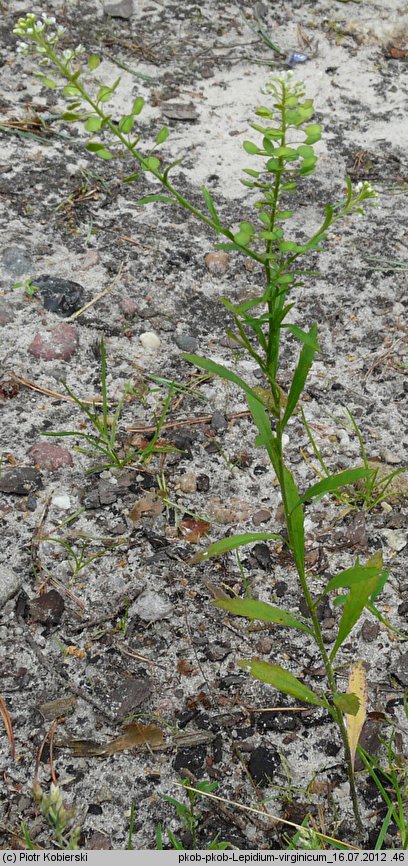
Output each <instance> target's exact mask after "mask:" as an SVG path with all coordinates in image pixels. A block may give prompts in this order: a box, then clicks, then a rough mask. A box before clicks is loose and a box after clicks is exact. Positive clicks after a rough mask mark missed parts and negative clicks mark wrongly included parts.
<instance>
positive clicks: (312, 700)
mask: <svg viewBox="0 0 408 866" xmlns="http://www.w3.org/2000/svg"><path fill="white" fill-rule="evenodd" d="M238 664H239V666H240V667H241V668H243V670H246V671H248V672H249V673H250V674H251V676H253V677H255V679H256V680H261V682H263V683H270V685H271V686H273V687H274V688H275V689H277V690H278V691H279V692H283V694H285V695H291V696H292V697H293V698H296V699H297V700H298V701H305V702H306V703H308V704H313V705H314V706H316V707H327V706H328V704H327V701H326V700H325V699H324V698H321V697H319V695H316V694H315V692H312V690H311V689H309V688H308V687H307V686H304V685H303V683H301V682H300V680H298V679H296V677H294V676H293V674H291V673H290V672H289V671H285V668H282V667H280V665H271V664H270V663H269V662H264V661H261V659H239V660H238Z"/></svg>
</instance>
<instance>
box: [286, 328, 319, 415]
mask: <svg viewBox="0 0 408 866" xmlns="http://www.w3.org/2000/svg"><path fill="white" fill-rule="evenodd" d="M308 337H309V343H308V344H306V343H305V344H304V345H303V348H302V351H301V353H300V356H299V361H298V365H297V367H296V370H295V373H294V376H293V379H292V384H291V386H290V391H289V395H288V402H287V405H286V409H285V414H284V416H283V418H282V430H283V429H284V428H285V427H286V424H287V423H288V421H289V418H290V417H291V415H293V413H294V411H295V409H296V406H297V404H298V400H299V397H300V395H301V393H302V391H303V388H304V386H305V382H306V379H307V376H308V373H309V370H310V368H311V366H312V364H313V358H314V356H315V354H316V349H315V345H314V344H315V343H316V340H317V325H312V327H311V329H310V331H309V334H308ZM311 343H312V345H311Z"/></svg>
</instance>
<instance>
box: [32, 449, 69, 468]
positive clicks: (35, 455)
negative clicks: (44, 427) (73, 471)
mask: <svg viewBox="0 0 408 866" xmlns="http://www.w3.org/2000/svg"><path fill="white" fill-rule="evenodd" d="M28 453H29V455H30V457H32V459H33V460H34V463H35V464H36V465H37V466H40V468H41V469H49V471H50V472H55V470H56V469H60V468H61V466H72V463H73V461H72V456H71V454H70V452H69V451H68V449H67V448H63V447H62V446H61V445H51V444H49V443H48V442H39V443H38V445H33V447H32V448H30V450H29V452H28Z"/></svg>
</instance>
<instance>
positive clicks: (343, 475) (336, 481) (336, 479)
mask: <svg viewBox="0 0 408 866" xmlns="http://www.w3.org/2000/svg"><path fill="white" fill-rule="evenodd" d="M369 475H370V469H364V467H361V468H359V469H345V470H344V472H337V473H336V475H330V476H329V477H328V478H323V479H322V481H318V482H317V483H316V484H312V486H311V487H308V489H307V490H306V493H304V494H303V496H301V498H300V501H301V502H307V500H308V499H316V498H318V497H320V496H323V494H324V493H333V492H334V491H335V490H338V489H339V487H345V486H347V485H348V484H354V483H355V482H356V481H358V480H359V479H360V478H368V476H369Z"/></svg>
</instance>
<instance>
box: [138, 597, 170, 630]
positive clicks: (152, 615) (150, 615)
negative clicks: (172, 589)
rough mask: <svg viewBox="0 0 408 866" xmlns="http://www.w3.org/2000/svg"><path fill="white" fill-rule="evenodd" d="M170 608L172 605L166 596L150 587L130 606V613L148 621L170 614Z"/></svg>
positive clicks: (154, 620) (155, 620)
mask: <svg viewBox="0 0 408 866" xmlns="http://www.w3.org/2000/svg"><path fill="white" fill-rule="evenodd" d="M172 610H173V605H172V604H171V602H170V601H169V600H168V599H167V598H165V597H161V596H160V595H158V594H157V592H153V591H152V590H150V589H145V590H144V591H143V592H142V593H141V594H140V595H139V597H138V598H137V599H136V601H135V602H134V604H132V607H131V613H132V614H136V615H137V616H139V617H140V619H143V620H144V622H149V623H151V622H157V620H160V619H164V618H165V617H167V616H170V614H171V612H172Z"/></svg>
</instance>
